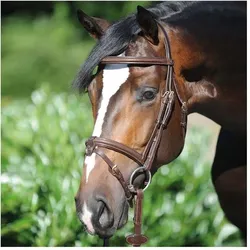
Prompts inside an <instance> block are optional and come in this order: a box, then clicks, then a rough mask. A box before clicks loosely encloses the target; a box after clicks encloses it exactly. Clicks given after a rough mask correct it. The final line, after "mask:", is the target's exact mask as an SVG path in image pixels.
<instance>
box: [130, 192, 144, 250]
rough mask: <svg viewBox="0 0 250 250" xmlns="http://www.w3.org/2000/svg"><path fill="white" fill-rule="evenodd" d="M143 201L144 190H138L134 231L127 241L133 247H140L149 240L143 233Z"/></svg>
mask: <svg viewBox="0 0 250 250" xmlns="http://www.w3.org/2000/svg"><path fill="white" fill-rule="evenodd" d="M142 202H143V190H142V189H138V190H137V191H136V198H135V209H134V233H133V234H130V235H129V236H127V237H126V240H127V242H128V243H129V244H130V245H132V246H133V247H139V246H141V245H142V244H144V243H146V242H147V241H148V238H147V237H146V236H145V235H143V234H142V233H141V224H142V205H143V204H142Z"/></svg>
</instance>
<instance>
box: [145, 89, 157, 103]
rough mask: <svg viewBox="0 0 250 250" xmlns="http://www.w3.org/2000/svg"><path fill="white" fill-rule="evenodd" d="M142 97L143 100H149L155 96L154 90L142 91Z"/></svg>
mask: <svg viewBox="0 0 250 250" xmlns="http://www.w3.org/2000/svg"><path fill="white" fill-rule="evenodd" d="M142 97H143V100H147V101H151V100H153V99H154V98H155V92H153V91H149V90H147V91H145V92H144V93H143V96H142Z"/></svg>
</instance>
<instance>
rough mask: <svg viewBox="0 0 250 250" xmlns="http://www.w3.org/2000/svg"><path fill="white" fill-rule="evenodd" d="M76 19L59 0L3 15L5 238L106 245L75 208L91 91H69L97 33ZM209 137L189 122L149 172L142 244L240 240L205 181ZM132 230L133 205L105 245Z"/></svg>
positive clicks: (87, 7) (113, 8) (117, 13)
mask: <svg viewBox="0 0 250 250" xmlns="http://www.w3.org/2000/svg"><path fill="white" fill-rule="evenodd" d="M137 4H138V3H136V2H126V3H125V2H119V3H111V2H107V3H106V2H100V3H98V4H97V3H94V2H77V3H76V5H77V8H78V7H79V8H81V9H83V10H84V11H86V13H88V14H90V15H95V16H101V17H104V18H108V19H109V20H111V21H112V20H115V19H119V18H120V17H121V16H125V15H127V14H128V13H130V12H134V10H135V6H136V5H137ZM139 4H141V5H144V6H145V3H143V2H140V3H139ZM96 6H98V8H97V7H96ZM74 22H75V20H72V19H71V18H70V15H69V9H68V7H67V5H66V4H65V3H57V4H55V10H54V14H53V15H52V16H38V17H37V18H34V19H31V18H29V17H28V16H19V15H13V16H9V17H8V18H6V19H5V20H4V21H3V22H2V104H3V106H2V159H1V163H2V164H1V165H2V175H1V183H2V185H1V189H2V203H1V211H2V223H1V229H2V230H1V235H2V245H4V246H101V244H102V243H101V242H100V241H99V239H98V238H97V237H93V236H90V235H87V233H86V232H84V231H83V228H82V225H81V224H80V222H79V220H78V219H77V216H76V212H75V204H74V195H75V193H76V191H77V189H78V186H79V182H80V176H81V172H82V164H83V152H84V149H85V145H84V142H85V140H86V139H87V137H89V135H90V134H91V131H92V128H93V121H92V118H91V117H92V114H91V110H90V104H89V101H88V98H87V95H85V96H82V97H79V96H77V95H74V94H71V93H69V92H71V90H70V83H71V81H72V79H73V78H74V76H75V74H76V71H77V69H78V68H79V65H80V64H81V63H82V62H83V61H84V58H85V57H86V56H87V54H88V53H89V51H90V50H91V47H92V46H93V44H94V41H93V40H92V39H90V38H89V36H88V35H87V34H86V32H85V33H84V32H83V31H82V28H81V26H80V25H76V24H75V23H74ZM41 85H42V87H41ZM209 140H210V134H209V133H208V132H206V130H205V129H201V128H199V129H198V128H193V129H192V130H190V131H188V134H187V139H186V146H185V149H184V151H183V153H182V154H181V156H180V157H179V158H178V159H177V160H175V161H174V162H173V163H171V164H169V165H167V166H163V167H162V168H161V169H160V170H159V171H158V173H156V175H155V177H154V178H153V182H152V185H151V186H150V187H149V188H148V189H147V192H146V194H145V201H144V205H145V206H144V218H143V231H144V232H145V234H146V235H147V236H149V237H150V240H149V242H148V243H147V244H146V245H147V246H197V245H200V246H222V245H223V246H225V245H230V246H239V245H241V241H240V238H239V233H238V231H237V229H236V228H235V227H234V226H232V225H231V224H229V223H228V222H227V221H226V220H225V218H224V215H223V212H222V211H221V209H220V207H219V204H218V200H217V196H216V194H215V193H214V190H213V187H212V184H211V181H210V166H211V163H210V162H206V160H205V158H204V155H206V152H207V148H208V146H207V145H208V144H209ZM129 232H132V211H130V220H129V222H128V224H127V225H126V226H125V228H123V229H122V230H119V231H118V232H117V234H116V235H115V236H114V237H113V239H112V240H111V245H113V246H125V245H126V243H125V238H124V236H125V235H127V234H128V233H129Z"/></svg>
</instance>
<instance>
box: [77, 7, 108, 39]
mask: <svg viewBox="0 0 250 250" xmlns="http://www.w3.org/2000/svg"><path fill="white" fill-rule="evenodd" d="M77 17H78V20H79V22H80V23H81V25H82V26H83V27H84V29H86V30H87V31H88V32H89V34H90V35H91V36H92V37H94V38H95V39H100V38H101V36H102V35H103V34H104V32H105V31H106V30H107V28H108V27H109V26H110V23H109V22H108V21H106V20H105V19H101V18H97V17H90V16H88V15H87V14H85V13H84V12H83V11H82V10H77Z"/></svg>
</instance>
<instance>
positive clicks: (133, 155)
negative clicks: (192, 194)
mask: <svg viewBox="0 0 250 250" xmlns="http://www.w3.org/2000/svg"><path fill="white" fill-rule="evenodd" d="M157 23H158V25H159V27H160V29H161V30H162V32H163V34H164V43H165V50H166V58H162V57H154V58H150V57H129V56H125V57H118V56H108V57H106V58H104V59H103V60H102V61H101V64H124V63H126V64H131V65H162V66H167V74H166V85H165V92H164V94H163V95H162V97H161V98H162V100H161V107H160V111H159V114H158V117H157V120H156V124H155V127H154V129H153V131H152V134H151V136H150V139H149V141H148V143H147V145H146V147H145V149H144V151H143V153H142V154H140V153H138V152H137V151H135V150H134V149H132V148H130V147H128V146H126V145H124V144H122V143H119V142H116V141H114V140H110V139H108V138H102V137H96V136H92V137H90V138H89V139H88V140H87V141H86V155H87V156H91V155H92V154H93V153H96V154H97V155H99V156H100V157H101V158H102V159H103V160H104V161H105V162H106V163H107V165H108V166H109V168H108V170H109V172H110V173H111V174H112V175H113V176H115V177H116V178H117V180H118V181H119V182H120V184H121V186H122V187H123V190H124V192H125V196H126V199H127V201H128V203H129V205H130V207H133V198H134V197H135V201H134V205H135V208H134V233H133V234H131V235H129V236H127V237H126V240H127V242H128V243H129V244H131V245H132V246H140V245H141V244H143V243H146V242H147V240H148V239H147V237H146V236H144V235H143V234H142V233H141V223H142V205H143V204H142V202H143V192H144V191H145V190H146V188H147V187H148V186H149V184H150V182H151V172H150V170H151V168H152V165H153V162H154V159H155V156H156V154H157V151H158V148H159V145H160V142H161V138H162V134H163V131H164V129H166V128H167V125H168V122H169V120H170V117H171V114H172V112H173V107H174V98H175V93H176V96H177V98H178V100H179V102H180V103H181V104H182V107H181V123H180V126H181V127H182V131H183V140H184V139H185V135H186V124H187V104H186V102H184V101H182V99H181V98H180V95H179V93H178V91H177V87H176V83H175V80H174V76H173V65H174V64H173V60H172V57H171V51H170V44H169V39H168V35H167V33H166V31H165V29H164V28H163V26H162V25H161V24H160V23H159V22H158V21H157ZM174 90H175V91H174ZM101 148H105V149H109V150H113V151H115V152H118V153H121V154H123V155H125V156H127V157H128V158H130V159H132V160H133V161H135V162H136V163H137V164H138V165H139V167H138V168H136V169H135V170H134V172H133V173H132V174H131V176H130V179H129V182H127V181H126V180H125V179H124V177H123V175H122V173H121V171H120V170H119V168H118V166H117V165H116V164H115V163H113V162H112V161H111V160H110V159H109V158H108V156H107V155H106V154H105V153H104V152H103V151H102V150H101ZM138 174H144V175H145V177H146V179H145V181H144V183H143V188H138V189H136V188H135V187H134V185H133V182H134V179H135V177H136V175H138ZM107 243H108V240H107V239H105V240H104V246H107Z"/></svg>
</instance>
